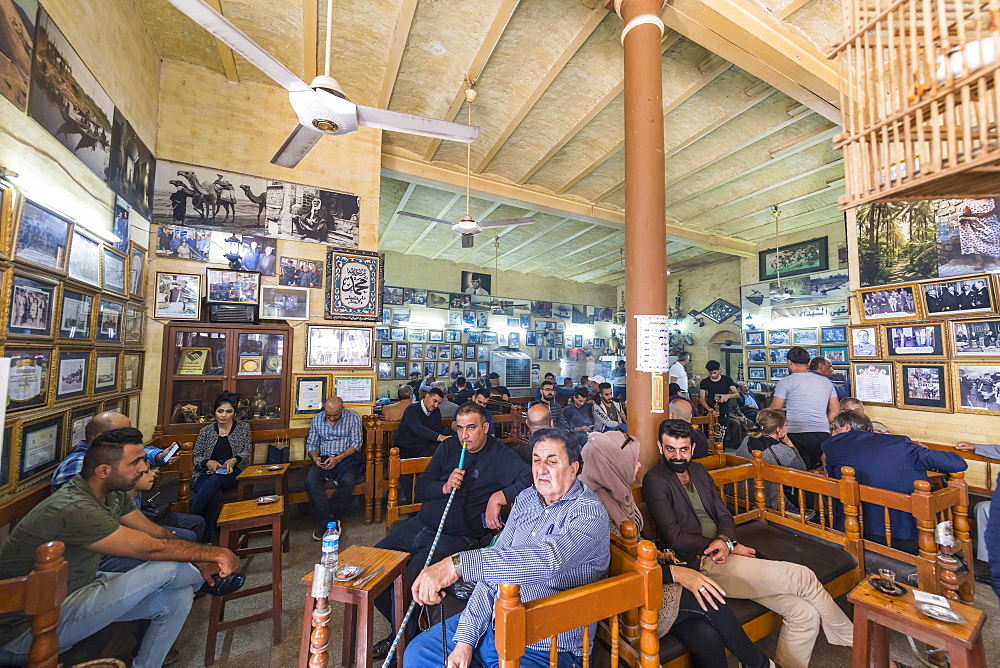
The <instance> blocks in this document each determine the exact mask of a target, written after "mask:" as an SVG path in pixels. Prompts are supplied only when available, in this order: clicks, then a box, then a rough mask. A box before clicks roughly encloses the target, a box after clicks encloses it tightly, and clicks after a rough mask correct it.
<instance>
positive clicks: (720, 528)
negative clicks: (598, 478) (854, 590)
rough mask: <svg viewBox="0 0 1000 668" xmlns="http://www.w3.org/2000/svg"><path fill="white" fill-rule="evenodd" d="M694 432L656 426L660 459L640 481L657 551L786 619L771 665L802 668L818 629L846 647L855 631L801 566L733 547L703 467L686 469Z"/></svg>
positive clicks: (674, 423)
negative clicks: (669, 553) (664, 551)
mask: <svg viewBox="0 0 1000 668" xmlns="http://www.w3.org/2000/svg"><path fill="white" fill-rule="evenodd" d="M692 431H693V427H692V426H691V425H690V424H688V423H687V422H684V421H683V420H664V421H663V422H661V423H660V430H659V445H660V453H661V454H662V455H663V459H661V460H660V461H659V462H657V463H656V465H655V466H653V468H651V469H650V470H649V471H648V472H647V473H646V476H645V477H644V478H643V480H642V495H643V497H644V498H645V501H646V506H647V507H648V508H649V511H650V512H651V513H652V515H653V521H654V522H655V524H656V532H657V534H658V536H659V539H658V540H659V543H660V545H659V547H661V548H667V549H672V550H674V552H675V553H676V554H677V557H678V558H679V559H680V560H681V561H687V563H688V565H689V566H690V567H691V568H697V569H699V570H701V571H702V572H704V573H705V575H707V576H709V577H710V578H712V579H713V580H715V581H716V582H717V583H718V584H719V585H720V586H721V587H722V588H723V589H724V590H725V592H726V595H727V596H729V597H733V598H748V599H751V600H754V601H756V602H757V603H759V604H761V605H763V606H764V607H766V608H769V609H770V610H773V611H775V612H777V613H778V614H779V615H781V616H782V617H783V618H784V621H783V625H782V628H781V635H780V636H779V637H778V647H777V650H776V652H775V657H774V659H775V661H776V662H777V663H778V664H780V665H781V666H785V667H786V668H807V667H808V665H809V658H810V656H811V654H812V649H813V645H814V644H815V643H816V637H817V636H818V635H819V629H820V625H821V624H822V627H823V631H824V633H826V639H827V641H828V642H829V643H830V644H833V645H844V646H848V647H849V646H850V645H851V644H852V642H853V633H854V627H853V625H852V624H851V620H850V619H848V618H847V615H845V614H844V612H843V611H842V610H841V609H840V608H839V607H837V604H836V603H834V601H833V599H832V598H831V597H830V595H829V594H828V593H827V591H826V590H825V589H824V588H823V585H821V584H820V582H819V580H817V579H816V575H815V574H814V573H813V572H812V571H811V570H809V569H808V568H806V567H805V566H801V565H799V564H793V563H789V562H785V561H770V560H764V559H756V558H755V555H756V552H755V551H754V550H753V549H752V548H749V547H746V546H745V545H740V544H739V543H738V542H737V540H736V523H735V522H734V520H733V515H732V513H730V512H729V509H728V508H726V504H725V503H724V502H723V500H722V498H721V497H720V496H719V493H718V491H717V490H716V487H715V483H714V482H713V481H712V477H711V476H710V475H709V474H708V471H707V470H705V467H704V466H702V465H701V464H698V463H697V462H692V461H691V456H692V454H693V453H694V448H693V447H692V445H691V432H692Z"/></svg>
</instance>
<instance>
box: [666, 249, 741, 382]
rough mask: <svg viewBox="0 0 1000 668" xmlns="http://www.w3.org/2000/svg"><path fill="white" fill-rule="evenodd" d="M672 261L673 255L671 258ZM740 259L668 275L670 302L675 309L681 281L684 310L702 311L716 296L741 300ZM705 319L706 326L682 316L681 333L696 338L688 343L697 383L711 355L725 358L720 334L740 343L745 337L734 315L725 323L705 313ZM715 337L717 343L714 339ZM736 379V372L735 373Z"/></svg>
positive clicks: (692, 376)
mask: <svg viewBox="0 0 1000 668" xmlns="http://www.w3.org/2000/svg"><path fill="white" fill-rule="evenodd" d="M667 262H668V263H669V262H670V258H669V257H668V258H667ZM740 264H741V262H740V260H739V259H738V258H733V259H732V260H729V261H728V262H716V263H714V264H711V265H708V266H706V267H699V268H698V269H692V270H690V271H684V272H681V273H676V274H671V275H670V276H669V277H668V279H667V301H668V306H669V307H670V308H671V309H673V308H674V307H675V305H676V301H675V300H676V299H677V293H678V285H680V295H681V311H682V312H683V313H685V314H686V313H688V312H689V311H692V310H694V311H700V310H702V309H703V308H706V307H707V306H708V305H709V304H711V303H712V302H714V301H715V300H716V299H725V300H726V301H727V302H729V303H731V304H736V305H739V303H740V282H739V280H738V279H739V276H740ZM701 320H702V321H703V322H704V323H705V326H704V327H699V326H698V323H697V322H696V321H695V320H694V318H691V317H687V316H685V317H684V318H681V320H680V329H681V334H685V335H688V334H689V335H690V336H691V338H692V339H693V340H694V343H693V345H689V346H686V347H685V348H686V350H687V351H688V352H689V353H691V365H690V367H689V371H688V378H689V380H690V381H691V382H694V383H695V384H697V379H696V378H695V376H697V377H698V379H700V378H703V377H705V375H706V374H707V372H706V371H705V363H706V362H708V361H709V360H711V359H717V360H720V361H721V357H720V344H719V343H718V340H719V339H720V338H723V339H725V338H729V339H732V340H733V341H735V342H737V343H739V342H740V341H741V336H740V330H739V326H738V325H734V324H733V322H732V319H730V320H727V321H726V322H725V323H723V324H717V323H714V322H712V321H711V320H709V319H708V318H705V317H704V316H702V317H701ZM713 340H715V341H716V343H712V341H713ZM732 371H733V373H735V372H736V369H735V367H734V368H733V369H732ZM733 378H734V379H735V376H733Z"/></svg>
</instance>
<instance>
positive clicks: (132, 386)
mask: <svg viewBox="0 0 1000 668" xmlns="http://www.w3.org/2000/svg"><path fill="white" fill-rule="evenodd" d="M121 365H122V368H121V373H120V374H119V375H120V376H121V377H122V392H128V391H130V390H138V389H140V387H141V386H142V353H122V362H121Z"/></svg>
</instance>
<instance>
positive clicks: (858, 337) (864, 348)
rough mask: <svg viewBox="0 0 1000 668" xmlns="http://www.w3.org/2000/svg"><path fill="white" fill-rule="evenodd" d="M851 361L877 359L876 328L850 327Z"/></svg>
mask: <svg viewBox="0 0 1000 668" xmlns="http://www.w3.org/2000/svg"><path fill="white" fill-rule="evenodd" d="M850 334H851V359H857V358H858V357H878V356H879V353H878V328H877V327H851V328H850Z"/></svg>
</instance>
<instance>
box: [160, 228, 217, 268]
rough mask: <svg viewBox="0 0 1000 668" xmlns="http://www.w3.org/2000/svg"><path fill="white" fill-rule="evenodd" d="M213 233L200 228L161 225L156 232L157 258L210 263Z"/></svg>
mask: <svg viewBox="0 0 1000 668" xmlns="http://www.w3.org/2000/svg"><path fill="white" fill-rule="evenodd" d="M211 250H212V233H211V231H209V230H205V229H202V228H199V227H185V226H183V225H160V226H159V227H158V228H157V230H156V249H155V252H156V257H162V258H175V259H177V260H192V261H194V262H208V259H209V256H210V254H211Z"/></svg>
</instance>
